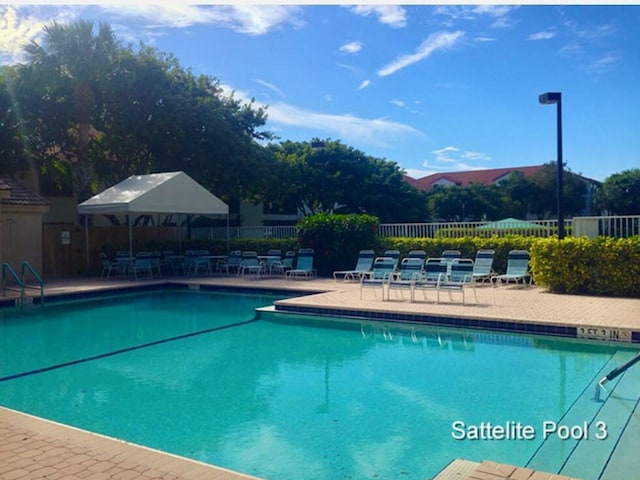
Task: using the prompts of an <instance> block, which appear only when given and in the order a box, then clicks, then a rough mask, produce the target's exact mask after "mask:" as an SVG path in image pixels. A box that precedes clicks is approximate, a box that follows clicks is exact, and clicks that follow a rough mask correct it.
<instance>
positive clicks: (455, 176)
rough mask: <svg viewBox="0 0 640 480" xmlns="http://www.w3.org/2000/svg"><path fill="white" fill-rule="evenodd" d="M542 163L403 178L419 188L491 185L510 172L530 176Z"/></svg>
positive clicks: (540, 167)
mask: <svg viewBox="0 0 640 480" xmlns="http://www.w3.org/2000/svg"><path fill="white" fill-rule="evenodd" d="M543 167H544V165H535V166H530V167H509V168H491V169H488V170H468V171H466V172H443V173H434V174H432V175H427V176H426V177H422V178H419V179H414V178H411V177H407V176H405V180H406V181H407V182H408V183H409V184H410V185H412V186H414V187H416V188H419V189H421V190H429V189H430V188H432V187H433V186H434V185H469V184H471V183H480V184H482V185H492V184H494V183H497V182H498V181H500V180H502V179H503V178H505V177H506V176H508V175H509V174H510V173H511V172H514V171H519V172H522V173H523V174H524V175H525V176H526V177H530V176H532V175H534V174H535V173H537V172H539V171H540V170H541V169H542V168H543Z"/></svg>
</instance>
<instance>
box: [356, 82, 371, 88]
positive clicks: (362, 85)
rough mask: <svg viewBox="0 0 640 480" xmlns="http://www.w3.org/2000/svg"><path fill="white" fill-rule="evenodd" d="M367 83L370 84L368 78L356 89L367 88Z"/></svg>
mask: <svg viewBox="0 0 640 480" xmlns="http://www.w3.org/2000/svg"><path fill="white" fill-rule="evenodd" d="M369 85H371V82H370V81H369V80H364V81H363V82H362V83H361V84H360V85H359V86H358V90H364V89H365V88H367V87H368V86H369Z"/></svg>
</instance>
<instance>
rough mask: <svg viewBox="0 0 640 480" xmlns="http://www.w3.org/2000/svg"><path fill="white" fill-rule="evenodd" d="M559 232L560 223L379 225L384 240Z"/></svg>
mask: <svg viewBox="0 0 640 480" xmlns="http://www.w3.org/2000/svg"><path fill="white" fill-rule="evenodd" d="M570 226H571V220H566V221H565V229H566V228H567V227H570ZM556 233H558V221H557V220H534V221H527V222H523V221H521V220H514V221H512V222H510V221H504V220H503V221H500V222H435V223H383V224H380V225H379V226H378V235H380V236H381V237H409V238H434V237H446V238H462V237H474V236H479V235H483V236H485V235H486V236H490V235H492V234H498V235H506V234H516V235H534V236H537V237H548V236H551V235H554V234H556Z"/></svg>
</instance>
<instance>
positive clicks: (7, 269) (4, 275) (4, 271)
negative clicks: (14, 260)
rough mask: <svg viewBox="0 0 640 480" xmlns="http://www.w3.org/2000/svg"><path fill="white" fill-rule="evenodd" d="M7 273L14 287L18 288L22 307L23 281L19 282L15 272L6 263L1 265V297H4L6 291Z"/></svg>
mask: <svg viewBox="0 0 640 480" xmlns="http://www.w3.org/2000/svg"><path fill="white" fill-rule="evenodd" d="M7 272H9V273H10V274H11V277H12V278H13V280H14V281H15V282H16V285H18V287H19V288H20V289H19V291H20V306H22V305H24V281H22V280H20V277H18V274H17V273H16V271H15V270H14V269H13V267H11V265H10V264H9V263H7V262H5V263H3V264H2V296H3V297H4V296H5V294H6V290H7V288H8V287H7Z"/></svg>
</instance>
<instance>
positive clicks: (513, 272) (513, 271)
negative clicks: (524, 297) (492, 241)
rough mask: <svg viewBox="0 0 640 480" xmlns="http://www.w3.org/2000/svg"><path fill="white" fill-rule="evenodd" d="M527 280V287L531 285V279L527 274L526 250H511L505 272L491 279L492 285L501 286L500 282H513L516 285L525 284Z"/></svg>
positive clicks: (527, 260)
mask: <svg viewBox="0 0 640 480" xmlns="http://www.w3.org/2000/svg"><path fill="white" fill-rule="evenodd" d="M527 279H529V285H531V282H532V278H531V274H530V273H529V252H527V251H526V250H511V251H510V252H509V256H508V258H507V272H506V273H504V274H502V275H496V276H495V277H493V280H492V281H493V285H494V286H495V285H497V284H498V283H499V284H502V282H505V283H509V282H510V281H512V280H513V282H515V283H516V284H518V283H520V281H521V280H522V283H523V284H525V283H526V281H527Z"/></svg>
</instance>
